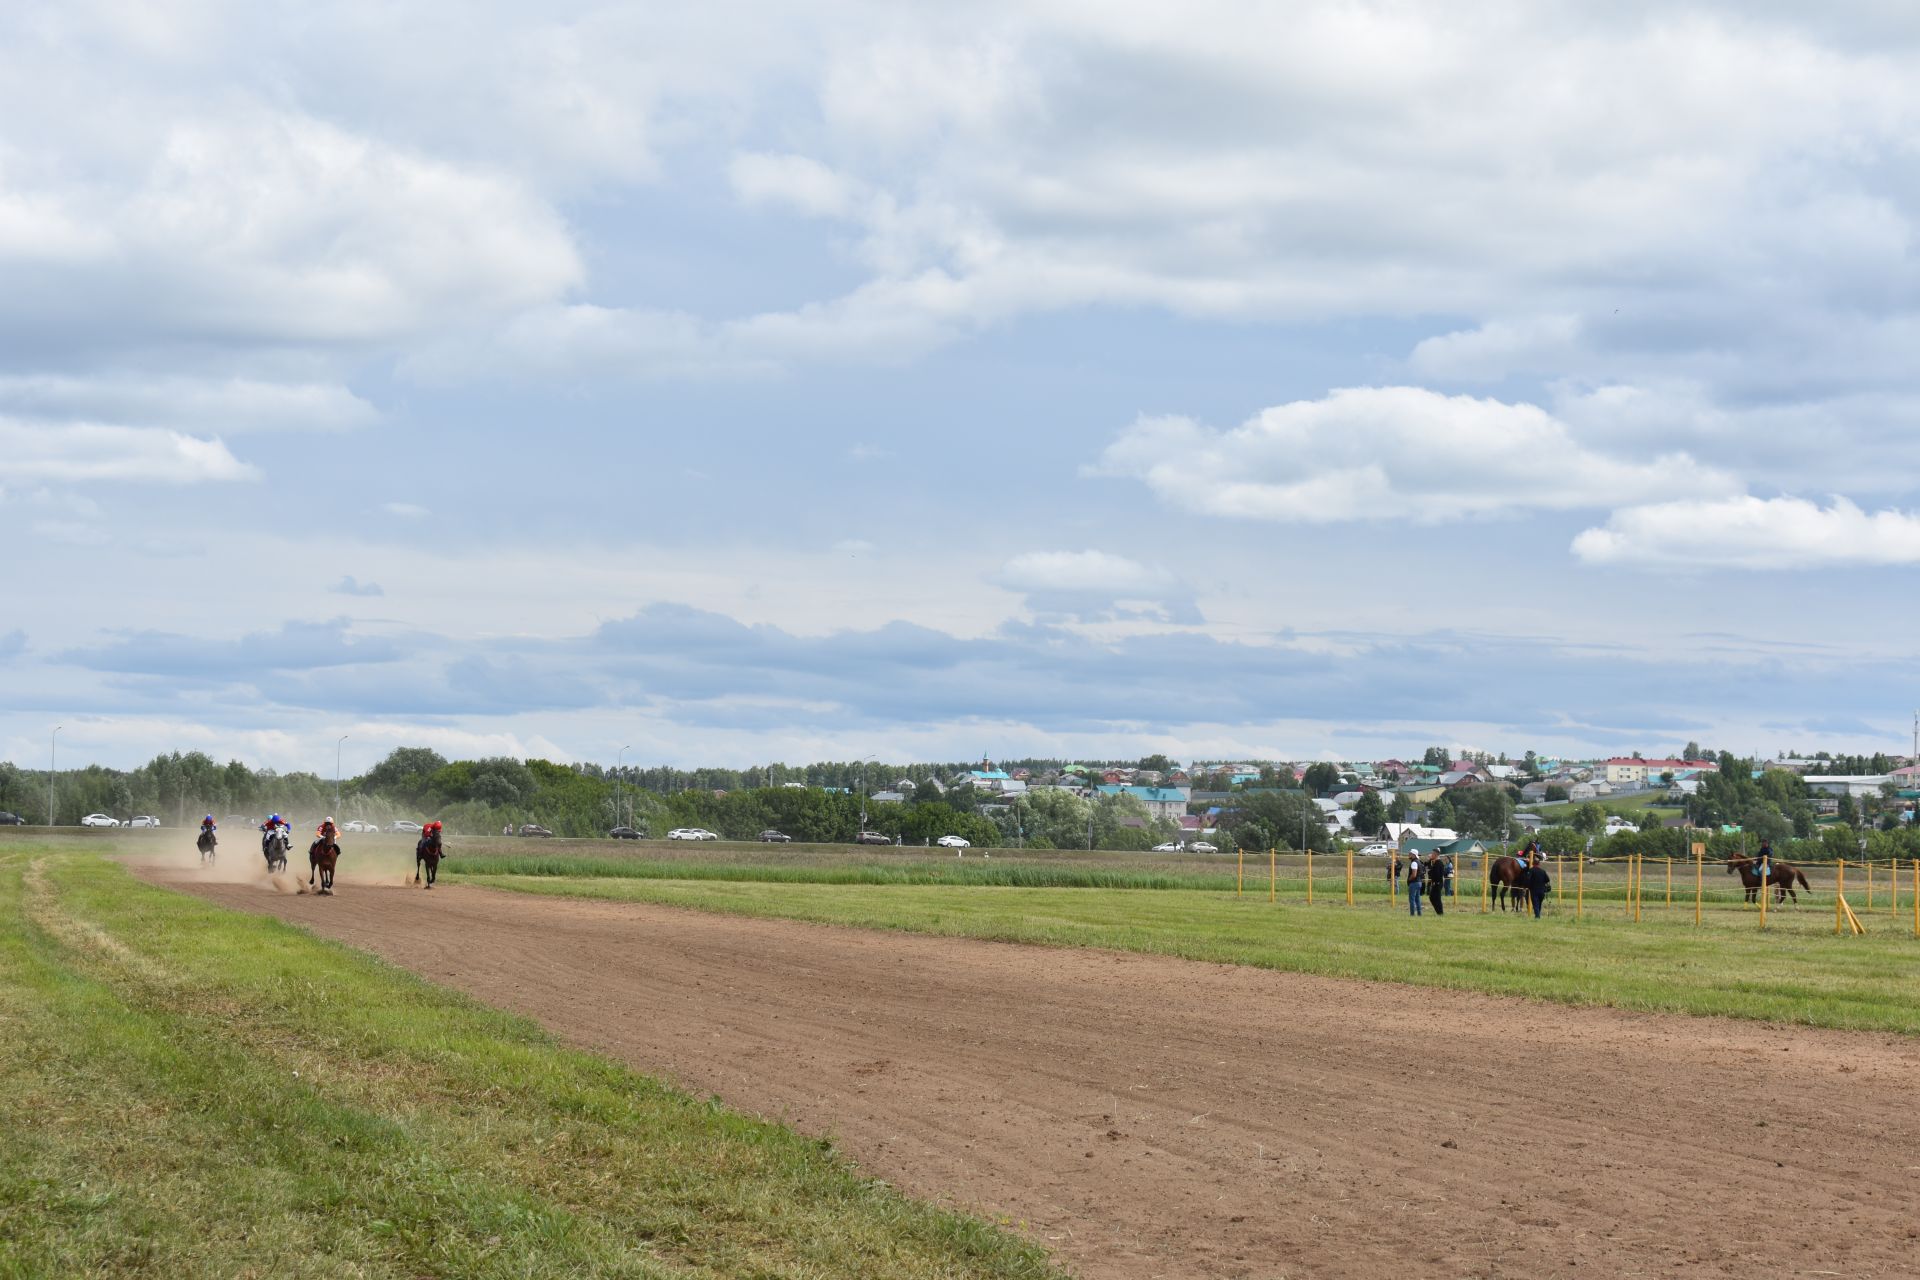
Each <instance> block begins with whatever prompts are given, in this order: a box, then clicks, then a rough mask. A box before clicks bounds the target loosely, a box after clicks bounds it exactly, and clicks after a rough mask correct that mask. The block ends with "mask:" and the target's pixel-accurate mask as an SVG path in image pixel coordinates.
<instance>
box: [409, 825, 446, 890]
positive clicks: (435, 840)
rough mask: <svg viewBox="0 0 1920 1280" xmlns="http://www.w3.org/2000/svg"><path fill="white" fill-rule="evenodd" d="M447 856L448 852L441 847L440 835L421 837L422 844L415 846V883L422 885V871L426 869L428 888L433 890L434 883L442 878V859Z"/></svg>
mask: <svg viewBox="0 0 1920 1280" xmlns="http://www.w3.org/2000/svg"><path fill="white" fill-rule="evenodd" d="M445 856H446V851H445V850H443V849H442V848H441V847H440V836H439V834H438V833H435V834H434V835H431V836H422V837H420V842H419V843H418V844H416V845H414V846H413V882H414V883H415V884H419V883H420V869H421V868H422V867H425V868H426V870H427V882H426V887H427V888H429V889H431V888H433V882H434V881H435V880H436V879H438V878H439V876H440V859H442V858H444V857H445Z"/></svg>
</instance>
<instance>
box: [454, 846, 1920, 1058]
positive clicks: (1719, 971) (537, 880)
mask: <svg viewBox="0 0 1920 1280" xmlns="http://www.w3.org/2000/svg"><path fill="white" fill-rule="evenodd" d="M467 878H469V879H470V880H472V881H473V882H475V883H479V884H485V885H492V886H495V887H498V888H503V889H511V890H515V891H518V892H522V893H535V894H556V895H561V896H572V897H587V898H601V899H612V900H618V901H636V902H653V903H662V904H667V905H672V906H683V907H694V908H698V909H700V910H705V911H720V912H732V913H736V914H742V915H754V916H774V917H784V918H788V919H795V920H810V921H817V922H821V923H826V924H839V925H852V926H857V927H861V928H879V929H901V930H909V931H913V932H919V933H931V934H942V935H948V936H955V937H968V938H983V939H990V940H995V941H1006V942H1024V943H1038V944H1043V945H1049V946H1084V947H1109V948H1115V949H1118V950H1123V951H1142V952H1153V953H1156V954H1161V955H1169V956H1178V957H1183V958H1186V959H1194V960H1211V961H1220V962H1225V963H1230V964H1249V965H1257V966H1260V967H1263V968H1269V969H1282V970H1290V971H1294V972H1300V973H1316V974H1325V975H1329V976H1333V977H1344V978H1362V979H1369V980H1376V981H1388V982H1405V983H1412V984H1415V985H1420V986H1437V987H1450V988H1456V989H1461V990H1470V991H1483V992H1489V993H1494V994H1499V995H1513V996H1525V997H1530V998H1534V999H1543V1000H1553V1001H1558V1002H1562V1003H1566V1004H1582V1005H1611V1006H1615V1007H1618V1008H1623V1009H1634V1010H1644V1011H1653V1012H1665V1013H1687V1014H1717V1015H1724V1016H1729V1017H1738V1018H1754V1019H1764V1020H1769V1021H1778V1022H1788V1023H1800V1024H1804V1025H1809V1026H1821V1027H1837V1028H1847V1029H1857V1030H1875V1031H1893V1032H1899V1033H1902V1034H1906V1035H1914V1034H1920V942H1916V941H1915V940H1914V939H1913V937H1912V935H1911V932H1910V926H1909V924H1908V923H1907V921H1906V920H1905V919H1904V918H1898V917H1888V916H1884V915H1883V916H1874V917H1866V919H1867V920H1868V921H1869V924H1870V927H1872V928H1873V932H1871V933H1869V934H1868V936H1866V937H1864V938H1851V937H1849V938H1836V937H1833V936H1831V934H1830V933H1829V932H1828V930H1829V929H1830V928H1831V918H1832V915H1831V906H1830V905H1821V906H1811V907H1803V908H1800V909H1799V910H1797V911H1795V910H1787V911H1778V912H1774V913H1772V914H1771V916H1770V921H1771V923H1770V927H1769V929H1768V931H1767V932H1765V933H1762V932H1761V931H1760V930H1759V929H1758V928H1757V927H1756V926H1757V917H1756V914H1755V913H1754V912H1753V911H1751V910H1749V909H1744V908H1742V907H1740V906H1739V905H1737V903H1736V902H1725V901H1723V902H1721V903H1719V904H1716V905H1715V906H1714V907H1713V908H1712V909H1710V910H1709V911H1708V912H1707V914H1706V923H1705V924H1704V925H1702V926H1699V927H1696V926H1694V924H1693V923H1692V912H1691V910H1690V909H1687V908H1683V907H1679V906H1676V907H1673V908H1667V907H1665V906H1664V905H1662V906H1660V907H1655V906H1653V905H1651V904H1649V906H1648V907H1647V908H1646V909H1645V910H1644V912H1643V918H1642V921H1641V922H1639V923H1629V922H1628V921H1627V920H1626V919H1625V918H1624V914H1623V912H1624V908H1623V904H1622V903H1620V902H1619V901H1617V900H1616V901H1613V902H1611V903H1608V902H1604V901H1589V902H1588V904H1587V908H1588V914H1587V916H1586V918H1585V919H1583V920H1581V921H1575V920H1573V919H1572V918H1571V915H1570V911H1571V908H1570V905H1569V904H1567V903H1565V902H1561V903H1558V904H1556V906H1555V909H1554V911H1555V914H1554V915H1552V916H1550V917H1549V918H1547V919H1544V920H1539V921H1535V920H1532V919H1521V918H1517V917H1513V916H1507V915H1501V914H1498V913H1494V914H1487V915H1482V914H1480V913H1479V911H1478V909H1477V908H1478V902H1477V900H1475V901H1473V902H1470V903H1463V904H1462V906H1461V908H1460V909H1457V910H1454V911H1451V912H1449V913H1448V914H1447V915H1446V916H1445V917H1442V918H1435V917H1434V916H1433V915H1432V914H1431V913H1429V914H1428V915H1427V916H1425V917H1423V918H1421V919H1419V920H1412V919H1409V918H1408V916H1407V913H1406V910H1405V908H1404V906H1401V905H1398V904H1395V903H1389V902H1387V901H1386V900H1384V899H1383V898H1380V897H1374V898H1372V899H1371V900H1366V901H1363V902H1362V903H1361V904H1360V905H1356V906H1354V907H1346V906H1344V905H1343V904H1342V903H1341V902H1340V899H1339V897H1338V896H1337V895H1331V894H1329V895H1327V896H1325V897H1323V898H1322V899H1321V901H1320V903H1319V904H1318V905H1315V906H1312V907H1308V906H1306V905H1305V904H1304V902H1303V901H1302V900H1301V898H1300V897H1299V896H1297V893H1296V894H1294V895H1286V894H1283V896H1282V898H1281V900H1280V902H1279V903H1277V904H1270V903H1268V902H1267V901H1266V894H1265V892H1264V886H1262V887H1261V888H1262V891H1261V892H1258V893H1255V892H1249V893H1248V894H1247V895H1246V896H1245V897H1239V898H1237V897H1235V896H1234V895H1233V894H1232V893H1231V892H1228V893H1218V892H1199V891H1193V890H1168V891H1162V892H1154V893H1107V892H1101V891H1098V890H1079V889H1076V890H1061V889H1026V888H998V887H955V886H921V885H899V886H864V885H833V884H793V883H769V882H764V881H763V882H758V883H731V882H714V881H692V882H687V881H678V882H676V881H668V880H651V879H614V878H605V877H602V878H592V879H563V878H553V877H531V876H528V877H518V876H478V877H467ZM1297 888H1298V886H1295V889H1296V890H1297ZM1323 893H1324V890H1323Z"/></svg>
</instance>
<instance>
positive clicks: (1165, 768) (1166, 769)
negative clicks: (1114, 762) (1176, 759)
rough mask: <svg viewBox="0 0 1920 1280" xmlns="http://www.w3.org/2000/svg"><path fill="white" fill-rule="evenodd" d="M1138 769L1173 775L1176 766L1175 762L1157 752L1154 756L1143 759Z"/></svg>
mask: <svg viewBox="0 0 1920 1280" xmlns="http://www.w3.org/2000/svg"><path fill="white" fill-rule="evenodd" d="M1138 767H1140V768H1142V769H1150V770H1152V771H1153V772H1155V773H1162V774H1164V773H1172V772H1173V770H1174V767H1175V766H1174V763H1173V761H1171V760H1169V759H1168V758H1167V757H1166V756H1164V755H1161V754H1159V753H1157V752H1156V753H1155V754H1153V755H1150V756H1144V757H1142V758H1141V760H1140V764H1139V766H1138Z"/></svg>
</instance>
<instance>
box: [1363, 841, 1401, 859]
mask: <svg viewBox="0 0 1920 1280" xmlns="http://www.w3.org/2000/svg"><path fill="white" fill-rule="evenodd" d="M1392 852H1393V846H1392V845H1390V844H1388V843H1387V842H1386V841H1385V840H1375V841H1374V842H1373V843H1372V844H1369V845H1362V846H1361V848H1360V856H1361V857H1363V858H1384V857H1387V856H1388V855H1390V854H1392Z"/></svg>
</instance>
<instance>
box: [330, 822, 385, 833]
mask: <svg viewBox="0 0 1920 1280" xmlns="http://www.w3.org/2000/svg"><path fill="white" fill-rule="evenodd" d="M340 829H341V830H342V831H352V832H355V833H357V834H362V835H373V834H375V833H376V832H378V831H379V830H380V824H379V823H377V822H364V821H362V820H361V819H359V818H348V819H347V821H346V824H345V825H344V826H342V827H341V828H340Z"/></svg>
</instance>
